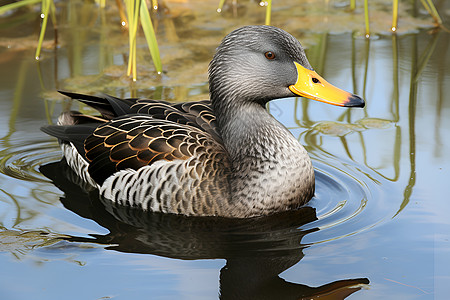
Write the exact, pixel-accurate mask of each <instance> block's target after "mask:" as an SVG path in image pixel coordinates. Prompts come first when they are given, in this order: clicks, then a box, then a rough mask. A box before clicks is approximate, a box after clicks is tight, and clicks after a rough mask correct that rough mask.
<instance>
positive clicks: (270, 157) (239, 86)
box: [42, 26, 364, 218]
mask: <svg viewBox="0 0 450 300" xmlns="http://www.w3.org/2000/svg"><path fill="white" fill-rule="evenodd" d="M209 90H210V99H211V100H206V101H199V102H185V103H175V104H172V103H169V102H165V101H156V100H149V99H119V98H115V97H112V96H108V95H103V96H89V95H82V94H76V93H68V92H62V93H63V94H65V95H67V96H69V97H71V98H72V99H76V100H79V101H81V102H83V103H86V104H88V105H90V106H92V107H94V108H95V109H97V110H98V111H99V112H100V114H101V116H88V115H84V114H81V113H79V112H75V111H71V112H66V113H63V114H62V115H61V116H60V117H59V119H58V125H49V126H44V127H42V130H43V131H44V132H46V133H48V134H50V135H52V136H55V137H57V138H58V139H59V141H60V144H61V147H62V150H63V154H64V157H65V159H66V161H67V163H68V164H69V166H70V167H71V168H72V169H73V170H74V171H75V173H76V174H78V176H80V178H81V179H82V180H83V181H84V182H85V183H87V184H88V185H90V186H92V187H94V188H97V189H98V190H99V192H100V195H101V196H102V197H104V198H106V199H109V200H111V201H114V202H116V203H118V204H123V205H129V206H133V207H140V208H142V209H144V210H149V211H154V212H163V213H174V214H183V215H191V216H221V217H233V218H246V217H254V216H262V215H269V214H273V213H276V212H281V211H285V210H291V209H296V208H298V207H300V206H302V205H304V204H305V203H306V202H308V201H309V200H310V199H311V198H312V196H313V195H314V170H313V166H312V164H311V160H310V158H309V156H308V154H307V152H306V150H305V149H304V148H303V147H302V146H301V145H300V144H299V143H298V141H297V139H296V138H295V137H294V136H293V135H292V134H291V133H290V132H289V131H288V130H287V129H286V128H285V127H284V126H283V125H282V124H280V123H279V122H278V121H277V120H276V119H275V118H274V117H273V116H271V115H270V114H269V113H268V112H267V110H266V104H267V103H268V102H269V101H270V100H273V99H278V98H285V97H293V96H303V97H306V98H310V99H313V100H318V101H322V102H325V103H329V104H334V105H338V106H348V107H364V100H363V99H362V98H360V97H359V96H356V95H354V94H351V93H348V92H345V91H343V90H340V89H338V88H336V87H334V86H332V85H331V84H329V83H327V82H326V81H325V80H324V79H323V78H322V77H320V76H319V75H318V74H317V73H316V72H315V71H314V70H313V68H312V67H311V65H310V64H309V62H308V60H307V58H306V55H305V52H304V50H303V48H302V46H301V45H300V43H299V42H298V41H297V40H296V39H295V38H294V37H293V36H292V35H290V34H289V33H287V32H285V31H283V30H281V29H279V28H276V27H271V26H245V27H242V28H239V29H236V30H234V31H233V32H231V33H230V34H228V35H227V36H226V37H225V38H224V39H223V41H222V42H221V44H220V45H219V47H218V48H217V50H216V53H215V55H214V57H213V59H212V61H211V63H210V65H209Z"/></svg>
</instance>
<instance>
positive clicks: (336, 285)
mask: <svg viewBox="0 0 450 300" xmlns="http://www.w3.org/2000/svg"><path fill="white" fill-rule="evenodd" d="M40 170H41V171H42V173H43V174H44V175H45V176H47V177H49V178H50V179H52V180H53V182H54V184H55V185H56V186H57V187H58V188H59V189H61V190H62V191H64V193H65V196H64V197H62V198H61V202H62V203H63V205H64V206H65V207H66V208H68V209H70V210H71V211H73V212H75V213H77V214H78V215H80V216H82V217H84V218H89V219H92V220H94V221H95V222H97V223H98V224H99V225H101V226H103V227H105V228H107V229H108V230H109V231H110V232H109V234H106V235H92V238H85V237H76V236H72V237H69V238H67V240H69V241H72V242H78V243H84V242H86V243H97V244H102V245H109V246H108V247H107V248H106V249H111V250H116V251H120V252H127V253H146V254H155V255H160V256H164V257H170V258H176V259H211V258H222V259H226V261H227V263H226V265H225V266H224V267H223V268H222V270H221V272H220V298H221V299H310V298H312V297H313V298H315V299H316V298H317V299H321V298H323V299H345V298H346V297H347V296H349V295H350V294H352V293H354V292H356V291H358V290H360V289H361V288H363V287H365V286H367V284H369V280H368V279H366V278H357V279H345V280H339V281H335V282H332V283H329V284H325V285H323V286H320V287H309V286H306V285H302V284H297V283H292V282H287V281H285V280H283V279H282V278H280V277H279V276H278V275H279V274H280V273H281V272H283V271H285V270H287V269H289V268H290V267H292V266H293V265H295V264H297V263H298V262H299V261H300V260H301V259H302V258H303V256H304V254H303V252H302V249H304V248H305V247H307V246H305V245H302V243H301V240H302V238H303V236H305V235H306V234H308V233H311V232H314V231H316V230H318V228H311V229H308V230H303V229H301V228H302V226H303V225H305V224H307V223H310V222H312V221H315V220H316V219H317V217H316V212H315V209H314V208H311V207H303V208H302V209H300V210H298V211H292V212H286V213H281V214H277V215H272V216H269V217H259V218H251V219H227V218H215V217H186V216H179V215H171V214H160V213H150V212H144V211H142V210H140V209H134V208H130V207H125V206H119V205H115V204H113V203H112V202H111V201H108V200H103V199H99V197H98V193H97V191H90V192H87V191H86V190H84V189H83V187H81V186H80V185H78V183H79V180H78V178H77V177H76V175H75V174H74V173H73V172H72V170H71V169H70V168H69V167H68V166H67V164H66V163H65V161H64V160H62V161H60V162H57V163H50V164H47V165H44V166H42V167H41V169H40Z"/></svg>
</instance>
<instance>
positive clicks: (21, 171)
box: [0, 140, 61, 182]
mask: <svg viewBox="0 0 450 300" xmlns="http://www.w3.org/2000/svg"><path fill="white" fill-rule="evenodd" d="M11 144H13V146H11V147H5V148H4V149H2V150H1V151H0V173H2V174H5V175H7V176H10V177H13V178H17V179H21V180H26V181H34V182H48V181H49V180H48V179H46V178H45V177H44V176H43V175H42V174H41V173H40V172H39V167H40V166H41V165H42V164H45V163H48V162H52V161H57V160H58V159H60V158H61V151H60V149H59V147H58V144H57V142H56V141H54V140H53V141H50V140H37V141H14V143H11Z"/></svg>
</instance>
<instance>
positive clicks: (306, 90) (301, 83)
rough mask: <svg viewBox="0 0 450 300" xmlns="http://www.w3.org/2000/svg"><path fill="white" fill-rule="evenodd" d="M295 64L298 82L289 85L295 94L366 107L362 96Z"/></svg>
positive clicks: (340, 104) (345, 104)
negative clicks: (342, 88)
mask: <svg viewBox="0 0 450 300" xmlns="http://www.w3.org/2000/svg"><path fill="white" fill-rule="evenodd" d="M294 64H295V66H296V68H297V74H298V77H297V82H296V83H295V84H293V85H291V86H289V89H290V90H291V92H293V93H294V94H296V95H299V96H302V97H306V98H309V99H312V100H317V101H321V102H325V103H328V104H333V105H337V106H347V107H364V105H365V102H364V100H363V99H362V98H361V97H359V96H357V95H355V94H351V93H348V92H346V91H343V90H341V89H339V88H337V87H335V86H334V85H332V84H330V83H328V82H327V81H326V80H325V79H323V78H322V77H321V76H320V75H319V74H317V73H316V72H315V71H311V70H308V69H306V68H305V67H303V66H301V65H300V64H298V63H296V62H294Z"/></svg>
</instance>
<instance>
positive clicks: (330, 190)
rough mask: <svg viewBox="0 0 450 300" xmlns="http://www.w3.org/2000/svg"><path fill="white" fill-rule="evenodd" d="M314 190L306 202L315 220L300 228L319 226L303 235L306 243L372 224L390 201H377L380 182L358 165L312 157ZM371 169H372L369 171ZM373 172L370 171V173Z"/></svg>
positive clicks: (378, 218)
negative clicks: (386, 202) (305, 235)
mask: <svg viewBox="0 0 450 300" xmlns="http://www.w3.org/2000/svg"><path fill="white" fill-rule="evenodd" d="M314 166H315V169H316V194H315V196H314V198H313V199H312V200H311V201H310V202H309V205H310V206H312V207H314V208H315V209H316V213H317V220H316V221H313V222H310V223H308V224H307V225H305V226H304V227H302V229H304V230H308V229H312V228H318V229H319V230H318V231H315V232H313V233H311V234H310V235H308V236H307V237H306V239H305V242H306V243H307V244H318V243H323V242H328V241H331V240H335V239H338V238H342V237H345V236H349V235H353V234H356V233H359V232H362V231H364V230H366V229H368V228H371V227H373V226H375V225H376V224H378V223H379V222H381V221H382V220H384V219H385V218H386V217H387V216H388V215H389V212H388V211H387V209H389V205H384V203H376V202H377V201H379V198H380V197H379V196H378V193H379V188H380V187H379V186H378V185H377V182H376V181H375V180H373V178H369V176H367V175H369V174H370V170H364V172H362V171H361V170H360V169H361V168H362V167H361V166H357V165H350V164H344V163H339V162H337V161H330V158H327V161H326V162H325V161H320V160H316V159H314ZM372 173H373V172H372ZM372 176H373V175H372Z"/></svg>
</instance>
